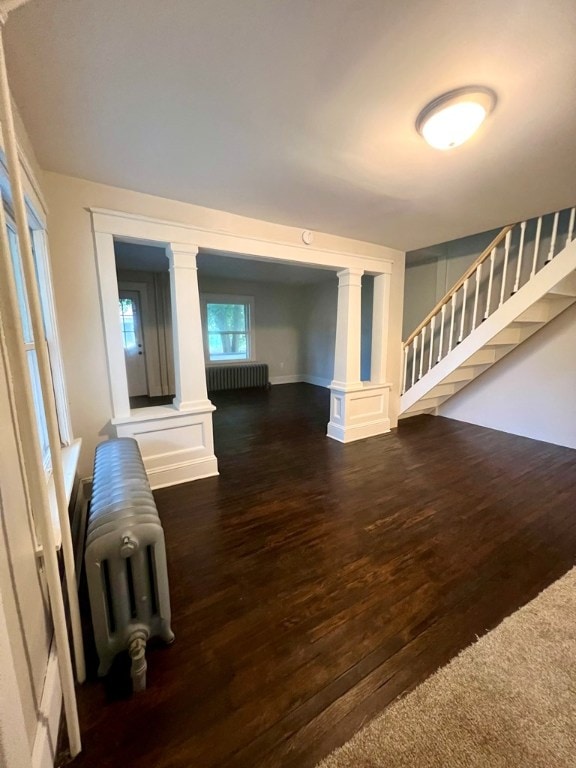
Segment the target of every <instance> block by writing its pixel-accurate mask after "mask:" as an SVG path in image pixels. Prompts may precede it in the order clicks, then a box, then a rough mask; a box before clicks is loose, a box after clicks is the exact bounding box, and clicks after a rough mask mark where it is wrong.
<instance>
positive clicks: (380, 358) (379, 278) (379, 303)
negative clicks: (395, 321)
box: [370, 275, 390, 384]
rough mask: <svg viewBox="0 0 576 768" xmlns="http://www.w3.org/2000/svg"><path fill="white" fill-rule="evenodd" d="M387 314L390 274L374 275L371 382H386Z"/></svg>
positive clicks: (388, 310) (388, 312)
mask: <svg viewBox="0 0 576 768" xmlns="http://www.w3.org/2000/svg"><path fill="white" fill-rule="evenodd" d="M389 314H390V275H376V277H375V278H374V300H373V308H372V359H371V366H370V381H371V382H372V384H385V383H386V362H387V359H388V330H389Z"/></svg>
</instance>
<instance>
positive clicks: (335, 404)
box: [326, 382, 391, 443]
mask: <svg viewBox="0 0 576 768" xmlns="http://www.w3.org/2000/svg"><path fill="white" fill-rule="evenodd" d="M390 387H391V385H390V384H372V383H370V382H365V383H363V384H361V385H358V386H355V387H352V388H351V387H347V388H343V387H342V386H341V385H339V384H338V383H336V382H333V383H332V384H331V386H330V390H331V394H330V422H329V423H328V430H327V433H326V434H327V435H328V437H331V438H332V439H333V440H338V441H339V442H340V443H351V442H353V441H354V440H363V439H364V438H366V437H374V436H375V435H383V434H386V432H390V418H389V416H388V400H389V393H390Z"/></svg>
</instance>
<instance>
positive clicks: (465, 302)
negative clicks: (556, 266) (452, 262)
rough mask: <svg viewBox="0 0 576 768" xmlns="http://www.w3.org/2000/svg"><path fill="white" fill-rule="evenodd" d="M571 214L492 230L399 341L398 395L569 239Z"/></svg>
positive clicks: (572, 210)
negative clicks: (459, 273) (463, 268)
mask: <svg viewBox="0 0 576 768" xmlns="http://www.w3.org/2000/svg"><path fill="white" fill-rule="evenodd" d="M575 217H576V208H570V209H565V210H563V211H557V212H556V213H552V214H547V215H545V216H540V217H539V218H537V219H530V220H527V221H522V222H519V223H517V224H509V225H507V226H505V227H504V228H503V229H502V230H501V232H499V233H498V235H496V237H495V238H494V239H493V240H492V242H491V243H490V245H489V246H488V247H487V248H486V249H485V250H484V251H482V253H481V254H480V256H478V258H477V259H475V260H474V262H473V263H472V264H471V265H470V267H468V269H467V270H466V271H465V272H464V274H463V275H462V276H461V277H460V278H459V279H458V280H457V281H456V282H455V283H454V285H453V286H452V288H450V290H449V291H448V292H447V293H446V294H445V296H443V297H442V298H441V299H440V301H439V302H438V303H437V304H436V306H435V307H434V309H432V311H431V312H429V313H428V314H427V315H426V317H425V318H424V320H422V322H421V323H420V324H419V325H418V326H417V327H416V328H415V329H414V330H413V331H412V333H411V334H410V336H409V337H408V338H407V339H406V341H405V342H404V343H403V356H404V360H403V377H402V394H404V393H405V392H406V391H407V390H408V389H410V387H412V386H414V384H416V382H417V381H418V380H419V379H421V378H422V377H423V376H425V375H426V373H428V372H429V371H430V370H431V369H432V368H433V367H434V366H435V365H436V364H437V363H439V362H440V361H441V360H442V359H443V358H444V357H446V355H448V354H449V353H450V352H451V351H452V350H453V349H454V347H455V346H457V345H458V344H460V342H462V341H463V340H464V339H465V338H466V337H467V336H469V335H470V333H472V331H474V330H475V328H477V327H478V325H479V324H480V323H482V322H483V321H484V320H486V319H487V318H488V317H489V316H490V315H491V314H492V313H493V312H495V311H496V310H497V309H499V308H500V307H501V306H502V304H504V303H505V301H506V300H507V299H508V298H509V296H510V295H513V294H515V293H516V292H517V291H518V290H520V288H521V287H523V286H524V285H525V284H526V283H527V282H529V281H530V280H531V279H532V278H533V277H534V275H535V274H536V272H538V271H539V270H540V269H542V267H543V266H545V265H546V264H548V263H549V262H550V261H551V260H552V259H553V258H554V256H555V255H556V254H557V253H559V252H560V250H563V248H564V247H565V246H566V245H568V244H569V243H570V242H571V241H572V240H573V239H574V234H575V233H574V228H575ZM564 236H565V239H564ZM530 257H531V258H530Z"/></svg>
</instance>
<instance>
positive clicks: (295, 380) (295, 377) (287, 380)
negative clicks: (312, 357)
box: [270, 373, 304, 384]
mask: <svg viewBox="0 0 576 768" xmlns="http://www.w3.org/2000/svg"><path fill="white" fill-rule="evenodd" d="M302 381H304V376H303V375H302V374H301V373H292V374H289V375H288V376H270V384H299V383H300V382H302Z"/></svg>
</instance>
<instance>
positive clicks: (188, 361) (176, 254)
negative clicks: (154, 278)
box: [168, 243, 211, 411]
mask: <svg viewBox="0 0 576 768" xmlns="http://www.w3.org/2000/svg"><path fill="white" fill-rule="evenodd" d="M197 253H198V248H196V247H195V246H190V245H179V244H177V243H171V244H170V249H169V251H168V258H169V260H170V294H171V297H172V334H173V339H174V373H175V379H176V381H175V384H176V397H175V399H174V406H175V408H177V409H178V410H179V411H190V410H198V409H201V408H205V407H206V406H210V405H211V403H210V401H209V400H208V394H207V392H206V370H205V362H204V344H203V337H202V317H201V313H200V293H199V291H198V268H197V266H196V255H197Z"/></svg>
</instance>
